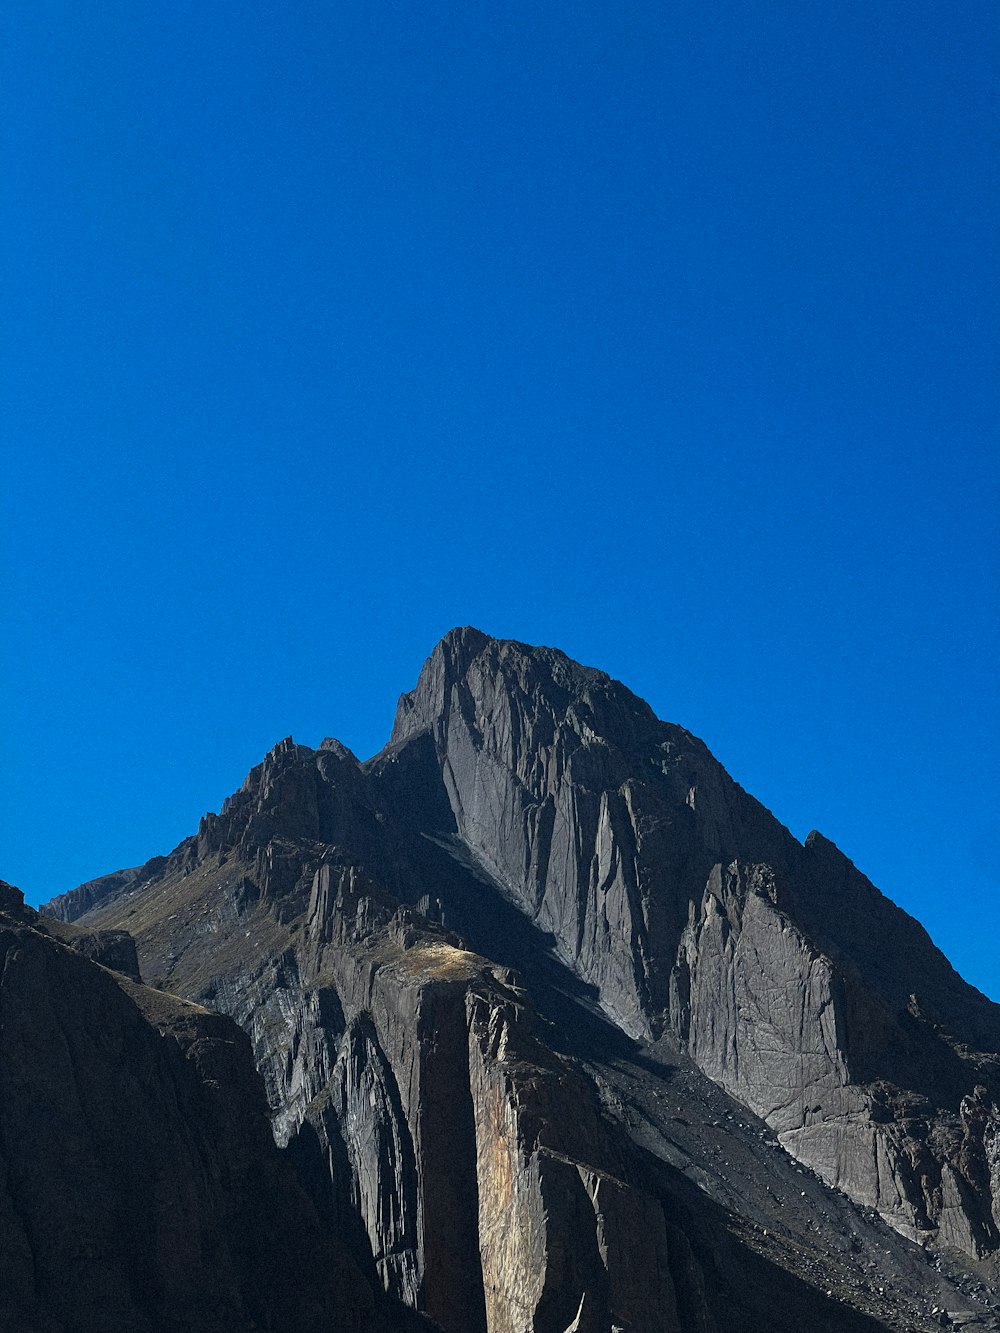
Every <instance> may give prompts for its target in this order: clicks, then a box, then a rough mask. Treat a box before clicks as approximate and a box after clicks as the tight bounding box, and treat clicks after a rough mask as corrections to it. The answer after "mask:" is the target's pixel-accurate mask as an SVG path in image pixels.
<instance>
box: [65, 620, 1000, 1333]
mask: <svg viewBox="0 0 1000 1333" xmlns="http://www.w3.org/2000/svg"><path fill="white" fill-rule="evenodd" d="M47 910H48V911H49V913H50V914H51V915H52V917H53V918H55V920H54V921H53V923H52V929H61V930H63V931H65V930H67V929H68V928H69V927H68V925H67V924H66V923H74V925H75V927H76V929H77V931H78V932H89V934H86V938H88V939H91V940H99V939H101V938H102V937H104V938H105V940H106V944H105V946H103V947H111V941H110V940H107V932H109V931H112V930H114V931H119V932H120V931H123V930H124V931H128V932H131V934H132V935H134V937H135V940H136V942H137V945H138V954H139V962H140V965H141V968H142V972H143V975H144V976H145V977H146V978H147V979H151V980H152V981H153V982H154V984H156V985H159V986H167V987H169V988H170V989H172V990H174V991H176V992H177V993H179V994H182V995H184V996H186V997H188V998H190V999H191V1000H194V1001H196V1002H197V1003H199V1004H202V1005H211V1006H213V1007H215V1008H217V1009H220V1010H222V1011H223V1012H224V1013H226V1014H228V1015H230V1016H231V1017H232V1018H234V1019H235V1020H236V1021H237V1022H238V1023H239V1024H240V1025H241V1026H242V1027H243V1028H244V1029H245V1030H246V1032H247V1033H248V1034H249V1036H250V1039H251V1042H252V1046H253V1052H254V1057H255V1059H256V1062H257V1066H258V1068H259V1070H260V1072H261V1074H262V1076H263V1079H264V1084H265V1087H266V1090H267V1097H268V1102H269V1104H270V1109H271V1116H272V1123H273V1127H274V1132H275V1137H276V1138H277V1140H278V1143H279V1144H280V1145H282V1146H283V1147H287V1151H288V1153H289V1154H290V1155H291V1157H292V1158H293V1160H294V1161H295V1163H296V1165H297V1167H298V1172H299V1178H300V1180H301V1181H302V1183H303V1185H304V1187H305V1189H306V1190H307V1192H308V1194H309V1196H310V1198H311V1201H312V1206H313V1207H314V1208H315V1210H316V1213H317V1215H318V1216H319V1218H320V1219H321V1222H322V1225H323V1226H324V1228H325V1229H326V1232H327V1233H328V1234H329V1235H334V1236H341V1237H343V1238H344V1241H345V1243H346V1244H347V1245H348V1246H349V1247H350V1249H351V1253H352V1254H353V1256H354V1259H355V1261H356V1263H357V1265H358V1267H359V1268H360V1269H361V1270H362V1271H363V1272H364V1273H365V1275H366V1276H367V1278H368V1280H369V1281H370V1282H371V1283H372V1285H374V1286H377V1287H378V1288H380V1289H384V1290H385V1291H386V1292H388V1293H389V1295H390V1296H391V1297H392V1298H393V1299H397V1300H399V1301H401V1302H403V1303H404V1304H405V1305H406V1306H408V1307H411V1308H413V1309H415V1310H419V1311H422V1312H424V1313H425V1314H426V1316H428V1317H429V1318H430V1319H432V1320H433V1321H434V1322H435V1323H436V1325H437V1326H438V1327H439V1328H441V1329H443V1330H445V1333H528V1330H531V1333H569V1330H578V1331H582V1330H588V1331H590V1330H593V1331H594V1333H597V1331H600V1333H611V1330H613V1329H620V1330H628V1333H640V1331H641V1333H645V1331H646V1330H649V1333H652V1331H653V1330H658V1331H661V1333H690V1330H700V1331H702V1333H730V1331H731V1333H756V1331H757V1330H759V1333H781V1331H782V1330H785V1329H787V1330H788V1331H789V1333H792V1330H800V1329H802V1328H811V1329H812V1328H815V1329H829V1330H835V1329H836V1330H848V1329H858V1330H861V1329H875V1328H878V1327H885V1328H888V1327H903V1326H905V1324H906V1323H907V1322H908V1323H910V1324H911V1325H912V1326H913V1327H914V1328H924V1327H926V1326H927V1323H926V1319H927V1314H928V1311H930V1310H931V1309H932V1308H935V1307H936V1308H949V1309H952V1310H958V1311H965V1313H966V1314H967V1315H968V1316H969V1318H972V1317H973V1316H976V1317H979V1316H982V1317H983V1318H985V1317H986V1312H987V1308H988V1305H989V1302H988V1299H987V1298H988V1296H989V1287H988V1286H981V1287H978V1288H976V1287H974V1286H970V1287H969V1290H968V1291H966V1292H965V1293H964V1294H963V1292H962V1291H961V1290H959V1289H956V1288H955V1287H954V1286H949V1278H948V1274H947V1272H945V1271H943V1270H942V1267H941V1263H939V1264H938V1265H937V1266H936V1267H932V1266H929V1265H928V1264H927V1262H926V1259H925V1258H924V1255H923V1252H922V1251H921V1250H920V1249H918V1248H916V1247H915V1246H913V1245H912V1244H910V1243H909V1242H910V1241H912V1240H913V1239H919V1240H920V1241H922V1242H923V1243H924V1244H926V1245H930V1246H933V1245H938V1246H949V1247H954V1248H955V1249H957V1250H960V1251H963V1252H964V1253H965V1255H966V1256H967V1257H968V1262H969V1263H973V1262H975V1261H979V1262H980V1263H981V1265H982V1264H985V1265H986V1268H987V1269H989V1266H990V1264H991V1263H992V1259H991V1258H990V1256H993V1255H995V1254H996V1252H997V1250H998V1247H1000V1235H998V1223H1000V1184H998V1182H1000V1112H998V1111H997V1110H996V1100H997V1098H998V1097H1000V1055H998V1052H1000V1010H998V1008H997V1006H994V1005H992V1004H991V1003H990V1002H989V1001H987V1000H986V999H985V998H984V997H983V996H981V995H979V993H978V992H976V991H974V990H973V989H972V988H971V987H969V986H967V985H966V984H965V983H964V982H963V981H962V980H961V979H960V978H959V977H958V976H957V975H956V974H955V973H954V972H953V970H952V969H951V968H950V966H949V965H948V963H947V961H946V960H945V959H944V958H943V956H942V955H941V954H940V953H939V952H938V951H937V950H936V949H935V948H934V946H933V945H932V943H931V941H930V940H929V939H928V937H927V936H926V934H925V933H924V932H923V930H922V929H921V928H920V927H919V925H917V923H916V922H914V921H913V920H912V919H911V918H909V917H907V916H906V915H905V914H904V913H902V912H901V911H899V909H898V908H896V907H894V906H893V905H892V904H891V903H889V902H888V901H887V900H886V899H885V898H883V897H882V896H881V895H880V894H879V893H878V891H877V890H876V889H875V888H874V887H873V886H872V885H871V884H870V883H869V882H868V881H867V880H866V879H865V878H864V877H863V876H862V875H861V874H860V873H859V872H858V871H857V870H856V869H855V868H854V867H853V866H852V865H851V863H850V862H849V861H848V860H847V859H846V858H845V857H844V856H843V855H842V854H841V853H840V852H839V851H838V850H837V849H836V848H835V847H833V845H832V844H830V843H828V842H827V841H826V840H825V839H823V838H821V837H820V836H819V835H818V834H814V835H812V836H811V837H810V839H809V840H808V841H807V843H806V845H805V846H802V845H801V844H799V843H798V842H797V841H796V840H795V839H794V838H793V837H792V836H791V834H789V833H788V831H787V830H786V829H784V828H783V827H782V826H781V825H780V824H779V823H778V822H777V821H776V820H775V819H774V818H773V817H772V816H771V815H770V814H769V813H768V811H766V810H765V809H764V808H763V807H762V806H761V805H760V804H759V803H758V802H756V801H755V800H753V798H752V797H750V796H748V795H747V794H746V793H745V792H744V791H743V790H742V789H741V788H740V787H739V786H738V785H737V784H736V783H734V782H733V781H732V779H731V778H730V777H729V776H728V775H727V774H726V773H725V771H724V770H723V769H722V768H721V766H720V765H719V764H718V763H717V762H716V761H715V760H714V759H713V758H712V756H711V755H710V754H709V752H708V751H707V749H706V748H705V746H704V745H703V744H702V743H701V742H700V741H698V740H697V739H696V738H694V737H693V736H691V735H690V734H689V733H688V732H686V731H684V730H683V729H682V728H680V727H677V726H673V725H671V724H668V723H664V722H661V721H659V720H658V719H657V718H656V717H655V716H654V715H653V713H652V712H651V710H650V709H649V708H648V706H647V705H646V704H644V703H643V702H642V701H641V700H639V699H637V698H636V697H635V696H634V695H632V694H631V693H630V692H629V691H628V690H627V689H626V688H625V687H624V686H622V685H620V684H619V683H617V682H615V681H613V680H611V679H610V678H609V677H607V676H606V675H604V674H603V673H602V672H599V671H594V670H591V669H588V668H584V667H580V666H577V665H576V664H574V663H572V662H570V661H569V659H567V658H566V657H565V656H563V655H562V654H561V653H558V652H556V651H554V650H551V649H538V648H530V647H528V646H526V645H523V644H519V643H512V642H502V641H497V640H492V639H489V638H487V637H486V636H485V635H483V634H480V633H479V632H478V631H475V630H468V629H467V630H456V631H453V632H452V633H451V634H449V635H448V636H447V637H446V638H445V640H443V641H442V643H441V644H440V645H439V646H438V647H437V648H436V649H435V651H434V653H433V654H432V656H431V658H430V659H429V661H428V662H427V664H426V666H425V667H424V670H423V671H422V673H421V676H420V680H419V682H418V684H417V687H416V689H415V690H414V691H413V692H412V693H411V694H407V695H404V696H403V697H402V699H401V700H400V704H399V708H398V711H397V717H396V723H395V727H394V729H393V733H392V737H391V740H390V743H389V744H388V746H387V747H386V748H385V750H383V751H382V752H381V753H380V754H379V755H377V756H376V757H375V758H374V759H372V760H370V761H368V762H367V763H365V764H361V763H359V762H358V761H357V759H356V758H355V757H354V756H353V755H352V754H351V753H350V751H348V750H347V749H346V748H345V747H343V746H341V745H339V744H338V743H337V742H335V741H325V742H324V743H323V745H322V746H320V748H319V749H318V750H315V751H314V750H311V749H309V748H307V747H305V746H300V745H296V744H294V743H293V742H292V741H291V740H286V741H283V742H282V743H281V744H280V745H278V746H277V747H276V748H275V749H274V750H273V751H272V752H271V753H270V754H269V755H268V756H267V757H266V759H265V760H264V762H263V763H262V764H260V765H259V766H258V767H257V768H255V769H254V770H252V772H251V773H250V774H249V775H248V777H247V780H246V782H245V783H244V785H243V787H242V788H241V789H240V791H239V792H237V793H236V794H235V795H234V796H232V797H230V798H229V799H228V800H227V801H226V802H225V804H224V805H223V807H222V809H221V811H220V813H219V814H218V815H206V816H205V818H204V819H203V820H202V824H201V827H200V829H199V831H198V833H197V835H195V836H193V837H191V838H189V839H187V840H186V841H185V842H184V843H182V844H181V845H180V846H179V847H178V848H177V849H176V850H175V851H174V852H173V853H171V854H170V856H168V857H158V858H155V859H154V860H153V861H150V862H149V863H147V864H146V865H145V866H143V867H140V868H137V869H135V870H129V871H122V872H118V873H117V874H115V875H111V876H106V877H105V878H104V879H101V880H96V881H93V882H92V883H91V884H88V885H85V886H83V887H82V888H81V889H79V890H76V891H75V892H74V893H72V894H68V895H65V896H64V897H63V898H61V899H56V900H55V901H54V902H53V903H52V904H50V905H49V908H48V909H47ZM94 932H98V933H97V934H95V933H94ZM81 938H82V937H81ZM70 942H71V943H72V942H73V941H70ZM77 947H79V948H83V947H84V946H83V945H82V944H81V943H79V942H78V943H77ZM86 947H87V948H98V947H101V946H99V945H98V944H91V945H87V946H86ZM123 947H124V946H123ZM779 1144H780V1145H782V1146H779ZM783 1148H784V1149H787V1152H786V1151H783ZM804 1167H808V1168H811V1169H812V1171H813V1172H815V1173H816V1174H815V1175H814V1174H812V1173H811V1172H809V1171H804ZM846 1195H849V1196H850V1198H851V1199H853V1200H855V1201H856V1204H859V1205H863V1206H865V1207H867V1208H868V1209H870V1210H873V1211H869V1212H865V1211H863V1210H861V1211H859V1208H858V1207H857V1206H855V1204H852V1203H851V1202H850V1201H849V1199H848V1198H846V1197H845V1196H846ZM885 1223H888V1224H889V1225H890V1226H891V1227H892V1228H893V1229H894V1230H889V1229H888V1228H887V1227H886V1225H885ZM904 1238H909V1239H904ZM876 1262H877V1265H878V1268H877V1272H878V1278H879V1280H878V1282H877V1283H874V1282H873V1281H872V1272H873V1270H872V1265H873V1264H874V1263H876ZM950 1262H952V1260H947V1262H945V1263H944V1268H945V1269H947V1264H948V1263H950ZM957 1271H958V1270H956V1272H957ZM962 1281H966V1279H965V1278H962ZM968 1281H969V1282H971V1281H972V1279H969V1280H968ZM983 1293H985V1295H983ZM977 1302H978V1303H977ZM921 1321H924V1322H921ZM303 1327H304V1325H303Z"/></svg>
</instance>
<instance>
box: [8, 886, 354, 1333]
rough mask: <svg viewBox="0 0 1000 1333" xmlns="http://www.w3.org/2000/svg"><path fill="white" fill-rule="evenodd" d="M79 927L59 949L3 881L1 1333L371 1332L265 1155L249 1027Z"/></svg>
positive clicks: (346, 1267)
mask: <svg viewBox="0 0 1000 1333" xmlns="http://www.w3.org/2000/svg"><path fill="white" fill-rule="evenodd" d="M81 936H82V939H83V942H84V948H83V949H82V950H80V951H74V950H71V949H69V948H67V947H65V945H63V944H62V943H59V942H58V941H57V939H56V938H54V937H53V935H52V934H50V933H48V932H47V931H46V930H45V929H44V928H43V923H41V922H40V921H39V919H38V918H37V916H36V914H35V913H34V912H32V911H31V910H30V909H27V908H25V907H24V906H23V904H22V902H21V899H20V894H18V893H17V891H16V890H13V889H11V887H10V886H9V885H0V966H2V974H0V975H2V980H0V1327H2V1328H4V1329H6V1330H10V1331H11V1333H36V1331H37V1333H56V1331H57V1330H58V1331H59V1333H97V1330H101V1333H110V1331H111V1330H117V1331H118V1333H126V1331H127V1333H147V1331H148V1333H157V1331H159V1330H166V1329H181V1328H183V1329H185V1330H192V1331H196V1333H243V1331H244V1330H245V1331H246V1333H252V1331H254V1330H259V1329H263V1328H267V1329H273V1330H275V1333H277V1331H278V1330H282V1331H285V1333H304V1331H306V1330H308V1331H309V1333H332V1330H334V1329H338V1330H339V1329H344V1330H356V1331H357V1333H361V1331H362V1330H371V1329H374V1328H375V1326H376V1317H375V1305H376V1302H375V1301H374V1299H373V1295H372V1292H371V1290H370V1289H369V1288H368V1287H367V1285H366V1284H365V1282H364V1281H363V1280H362V1278H361V1276H360V1274H359V1273H358V1272H357V1270H356V1268H355V1267H354V1265H353V1264H352V1262H351V1261H350V1259H349V1258H348V1257H347V1256H346V1255H345V1254H344V1253H343V1252H341V1251H339V1250H338V1248H337V1247H336V1245H335V1244H334V1243H333V1241H332V1239H331V1238H330V1237H329V1236H328V1235H324V1233H323V1230H322V1229H321V1227H320V1225H319V1221H318V1219H317V1217H316V1215H315V1212H314V1211H313V1209H312V1208H311V1206H310V1204H309V1201H308V1200H307V1198H306V1197H305V1195H304V1194H303V1191H302V1189H301V1187H300V1186H299V1185H298V1183H297V1181H296V1179H295V1176H294V1173H293V1171H292V1169H291V1167H290V1165H289V1164H288V1163H287V1162H284V1161H282V1160H281V1158H280V1155H279V1153H278V1151H277V1149H276V1148H275V1145H274V1142H273V1139H272V1137H271V1134H270V1132H269V1126H268V1120H267V1111H266V1104H265V1101H264V1096H263V1090H262V1088H261V1086H260V1083H259V1080H258V1078H257V1076H256V1074H255V1073H254V1070H253V1065H252V1061H251V1054H250V1049H249V1043H248V1042H247V1040H246V1037H245V1036H244V1034H243V1033H242V1032H241V1031H240V1030H239V1028H238V1027H237V1026H236V1025H235V1024H234V1023H232V1021H231V1020H229V1019H227V1018H224V1017H223V1016H222V1015H220V1014H215V1013H210V1012H208V1011H207V1010H205V1009H202V1008H200V1007H199V1006H197V1005H193V1004H189V1003H187V1002H186V1001H183V1000H180V999H178V998H176V997H175V996H168V995H163V994H159V993H157V992H154V991H150V990H147V989H146V988H145V987H143V986H139V985H137V984H134V983H133V982H131V981H129V980H128V978H127V977H126V976H124V975H122V974H118V973H114V972H112V971H109V970H107V969H105V968H104V967H101V966H96V965H95V964H94V963H93V962H91V961H88V960H87V958H86V957H84V956H81V953H86V952H89V951H90V950H91V941H90V940H89V939H88V937H87V936H85V935H83V933H82V932H81ZM112 943H113V945H114V948H113V949H112V953H113V954H116V955H117V954H118V953H120V952H121V943H120V941H119V940H115V941H113V942H112ZM133 958H134V954H133ZM276 1217H280V1218H281V1219H282V1221H281V1226H280V1227H275V1226H274V1225H273V1219H274V1218H276Z"/></svg>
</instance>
